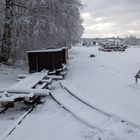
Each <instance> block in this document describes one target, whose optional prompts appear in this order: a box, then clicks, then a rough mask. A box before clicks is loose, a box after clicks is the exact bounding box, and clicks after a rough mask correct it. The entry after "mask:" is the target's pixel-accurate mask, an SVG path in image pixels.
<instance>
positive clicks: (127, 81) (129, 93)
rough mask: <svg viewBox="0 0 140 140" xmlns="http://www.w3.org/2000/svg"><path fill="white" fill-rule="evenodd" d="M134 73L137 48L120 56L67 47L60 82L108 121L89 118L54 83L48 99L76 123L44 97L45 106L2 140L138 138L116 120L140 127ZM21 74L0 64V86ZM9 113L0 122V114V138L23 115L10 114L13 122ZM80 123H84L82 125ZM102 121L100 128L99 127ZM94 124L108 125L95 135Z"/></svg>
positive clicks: (139, 66) (139, 56)
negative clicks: (65, 66) (64, 71)
mask: <svg viewBox="0 0 140 140" xmlns="http://www.w3.org/2000/svg"><path fill="white" fill-rule="evenodd" d="M90 54H95V56H96V57H95V58H90ZM138 70H140V47H133V48H129V49H127V50H126V51H125V52H100V51H98V47H89V48H86V47H75V48H72V50H71V53H70V65H69V69H68V71H67V73H68V74H67V76H66V78H65V80H63V81H62V83H63V84H64V86H66V87H67V88H68V89H70V90H71V91H72V92H73V93H74V94H75V95H76V96H78V97H79V98H81V99H82V100H84V101H85V102H87V103H88V104H90V105H92V106H94V107H97V108H98V109H100V110H102V111H104V112H106V113H108V114H111V115H112V114H113V115H114V118H112V119H111V120H109V121H107V120H108V119H106V118H104V117H103V116H102V115H101V114H98V115H97V113H96V111H95V112H94V113H95V114H94V113H93V112H90V110H89V108H87V107H86V106H83V104H81V103H80V102H79V103H78V104H77V102H76V101H75V99H73V98H71V97H69V96H68V95H66V94H65V92H64V91H63V90H62V89H60V88H58V86H56V85H55V84H54V85H52V89H51V90H52V91H53V95H54V96H55V97H56V98H59V101H60V102H61V103H62V104H63V105H64V107H67V108H68V109H69V110H70V111H73V113H75V114H76V113H77V110H78V114H77V116H76V117H77V118H78V119H76V118H74V115H75V114H73V115H72V114H70V113H69V112H67V111H65V110H64V109H63V108H62V106H60V105H58V104H57V103H56V102H55V101H54V100H53V99H52V98H51V97H47V100H46V102H45V103H44V104H42V105H39V106H37V108H36V109H35V110H34V111H33V112H31V113H30V114H29V115H28V116H27V117H26V118H25V119H24V120H23V122H22V123H21V124H20V125H19V126H18V127H17V128H16V129H15V130H14V131H13V132H12V133H11V134H10V135H9V136H8V137H7V138H6V140H19V139H21V140H23V139H24V140H39V139H41V140H46V139H49V140H66V139H67V140H99V139H102V140H128V139H130V140H131V139H132V140H139V137H138V136H139V130H138V128H135V127H132V126H131V125H130V124H129V123H128V124H127V123H125V125H123V123H122V122H120V119H118V118H116V117H120V118H121V119H124V120H128V121H130V122H132V123H134V124H136V125H138V126H140V108H139V107H140V101H139V99H140V79H139V80H138V84H135V78H134V76H135V74H136V73H137V72H138ZM22 73H23V74H24V72H23V71H20V70H19V69H15V71H14V69H13V68H11V67H6V66H2V67H1V66H0V88H7V87H8V86H10V85H12V84H14V83H15V81H16V78H17V74H22ZM21 87H23V85H21ZM86 112H87V113H86ZM14 113H15V112H13V114H14ZM11 114H12V111H10V112H9V113H8V115H7V117H9V118H7V117H6V118H4V117H5V114H1V115H0V136H1V135H2V134H4V132H5V133H6V132H7V131H5V130H6V129H8V128H9V127H10V126H11V127H12V126H13V125H12V124H14V122H15V120H17V119H18V117H19V116H20V115H22V114H23V112H21V111H19V112H18V113H17V115H15V114H14V115H13V116H14V118H10V116H11ZM94 115H95V116H94ZM96 115H97V116H96ZM80 119H84V120H85V121H83V122H84V123H85V124H84V123H82V120H81V121H79V120H80ZM114 120H115V121H114ZM102 121H103V122H102ZM106 121H107V123H106ZM86 122H87V123H89V126H90V127H91V124H92V123H94V124H95V125H94V126H95V128H94V127H91V128H90V127H88V125H86ZM104 122H105V125H104V126H102V124H104ZM100 123H101V124H100ZM96 125H97V126H96ZM99 125H100V126H102V127H105V128H106V127H108V130H109V131H107V132H100V131H98V129H97V128H96V127H98V126H99ZM111 130H112V132H118V133H117V134H118V135H117V136H116V135H114V134H113V133H111Z"/></svg>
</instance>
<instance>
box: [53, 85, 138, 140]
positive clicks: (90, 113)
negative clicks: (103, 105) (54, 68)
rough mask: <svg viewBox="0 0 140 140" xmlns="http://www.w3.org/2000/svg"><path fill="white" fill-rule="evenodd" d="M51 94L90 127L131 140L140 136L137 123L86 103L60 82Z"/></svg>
mask: <svg viewBox="0 0 140 140" xmlns="http://www.w3.org/2000/svg"><path fill="white" fill-rule="evenodd" d="M51 96H52V97H53V99H55V101H57V103H59V104H60V105H61V106H63V107H64V108H65V109H66V110H67V111H69V112H70V113H72V114H73V115H74V116H75V117H76V118H77V119H79V120H80V121H82V122H83V123H85V124H86V125H88V126H89V127H91V128H94V129H97V130H98V131H100V132H108V133H111V134H113V135H116V136H119V137H123V138H126V139H128V138H130V139H131V140H132V139H133V138H134V137H138V138H139V137H140V127H139V126H138V125H136V124H133V123H132V122H129V121H127V120H123V119H121V118H119V117H116V116H114V115H111V114H108V113H106V112H104V111H103V110H100V109H99V108H97V107H94V106H92V105H90V104H88V103H87V102H86V101H84V100H82V99H80V98H79V97H78V96H76V95H75V94H74V93H73V92H71V90H70V89H69V88H67V87H65V86H64V85H63V84H62V83H60V84H59V85H57V88H56V90H54V91H52V93H51ZM133 136H134V137H133Z"/></svg>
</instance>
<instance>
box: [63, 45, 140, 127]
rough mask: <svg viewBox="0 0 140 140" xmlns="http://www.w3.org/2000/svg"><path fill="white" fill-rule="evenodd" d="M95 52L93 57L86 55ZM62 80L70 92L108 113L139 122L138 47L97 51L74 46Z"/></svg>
mask: <svg viewBox="0 0 140 140" xmlns="http://www.w3.org/2000/svg"><path fill="white" fill-rule="evenodd" d="M90 54H95V55H96V57H95V58H90V57H89V56H90ZM71 55H72V58H71V62H70V67H69V71H68V75H67V77H66V79H65V81H64V82H63V83H64V84H65V86H67V87H69V88H70V89H71V91H73V93H75V94H76V95H78V96H79V97H81V98H82V99H84V100H86V101H87V102H88V103H90V104H92V105H93V106H96V107H98V108H100V109H102V110H104V111H106V112H108V113H110V114H114V115H116V116H119V117H121V118H124V119H127V120H129V121H131V122H133V123H135V124H138V125H140V108H139V107H140V80H139V83H138V84H137V85H136V84H135V78H134V76H135V74H136V73H137V71H138V70H139V69H140V48H129V49H128V50H126V52H100V51H98V48H97V47H94V48H91V47H90V48H80V47H75V48H73V49H72V52H71Z"/></svg>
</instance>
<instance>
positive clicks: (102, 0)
mask: <svg viewBox="0 0 140 140" xmlns="http://www.w3.org/2000/svg"><path fill="white" fill-rule="evenodd" d="M81 1H82V3H83V4H85V5H86V6H84V9H83V10H82V13H81V16H82V18H83V19H84V23H83V25H84V27H85V32H84V35H83V37H91V38H92V37H112V36H120V37H125V36H128V35H131V34H132V35H136V36H138V37H140V0H81Z"/></svg>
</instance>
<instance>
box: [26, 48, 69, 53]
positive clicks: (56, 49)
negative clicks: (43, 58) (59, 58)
mask: <svg viewBox="0 0 140 140" xmlns="http://www.w3.org/2000/svg"><path fill="white" fill-rule="evenodd" d="M65 48H67V47H62V48H55V49H46V50H45V49H44V50H32V51H27V52H28V53H37V52H59V51H62V50H63V49H65Z"/></svg>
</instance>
